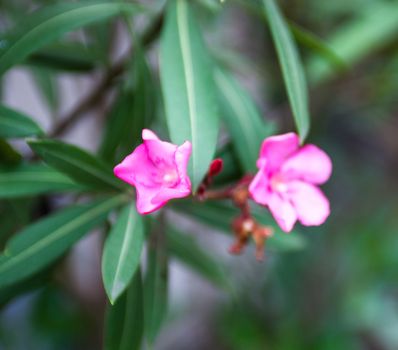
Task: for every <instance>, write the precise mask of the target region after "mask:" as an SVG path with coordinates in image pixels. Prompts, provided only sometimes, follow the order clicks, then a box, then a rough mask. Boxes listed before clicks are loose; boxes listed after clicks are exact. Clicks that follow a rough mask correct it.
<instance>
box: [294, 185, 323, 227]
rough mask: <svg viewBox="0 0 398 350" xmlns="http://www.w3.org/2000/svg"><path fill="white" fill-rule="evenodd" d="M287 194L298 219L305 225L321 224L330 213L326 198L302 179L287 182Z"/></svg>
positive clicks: (316, 188)
mask: <svg viewBox="0 0 398 350" xmlns="http://www.w3.org/2000/svg"><path fill="white" fill-rule="evenodd" d="M288 196H289V199H290V201H291V202H292V204H293V206H294V208H295V210H296V212H297V216H298V219H299V221H300V222H301V223H302V224H303V225H305V226H318V225H321V224H323V223H324V222H325V221H326V219H327V217H328V216H329V214H330V206H329V201H328V199H327V198H326V197H325V195H324V194H323V192H322V191H321V190H320V189H319V188H318V187H316V186H314V185H312V184H309V183H305V182H302V181H291V182H288Z"/></svg>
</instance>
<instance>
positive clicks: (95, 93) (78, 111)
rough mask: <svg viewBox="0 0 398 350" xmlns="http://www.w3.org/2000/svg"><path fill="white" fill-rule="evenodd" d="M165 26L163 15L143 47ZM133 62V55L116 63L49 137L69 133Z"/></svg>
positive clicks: (143, 41)
mask: <svg viewBox="0 0 398 350" xmlns="http://www.w3.org/2000/svg"><path fill="white" fill-rule="evenodd" d="M162 25H163V14H161V15H159V16H158V17H157V18H156V19H155V21H154V22H153V23H152V25H151V26H150V27H149V28H148V29H147V30H146V31H145V32H144V34H143V35H142V39H141V42H142V46H143V47H147V46H149V45H150V44H151V43H152V42H153V41H154V40H155V39H156V38H157V36H158V34H159V33H160V30H161V28H162ZM130 60H131V55H130V54H129V55H127V57H124V58H123V59H121V60H120V61H118V62H117V63H115V64H114V65H113V66H112V67H110V69H109V70H108V72H107V73H106V74H105V76H104V77H103V78H102V80H101V81H100V82H99V83H98V84H96V86H95V87H94V89H93V90H92V91H91V92H90V93H89V94H88V95H87V96H85V97H83V98H82V100H81V101H80V102H79V103H78V104H77V106H76V107H75V108H74V109H72V111H70V112H69V113H68V114H67V115H66V116H64V117H63V118H60V122H59V123H58V124H57V125H56V126H55V127H54V129H53V130H52V131H51V132H50V133H49V137H51V138H53V137H57V136H59V135H62V134H63V133H64V132H65V131H67V130H68V129H69V128H70V127H71V126H72V125H73V124H75V123H76V121H77V120H79V119H80V118H82V116H83V115H84V112H86V111H88V110H90V109H91V108H92V107H93V106H95V105H96V104H97V102H98V101H100V100H101V99H102V98H103V97H104V96H105V95H106V94H107V92H108V88H109V87H110V86H112V84H113V82H114V81H115V79H116V78H117V77H118V76H120V75H121V74H122V73H123V72H124V70H125V67H126V66H127V64H128V62H129V61H130Z"/></svg>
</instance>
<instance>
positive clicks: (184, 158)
mask: <svg viewBox="0 0 398 350" xmlns="http://www.w3.org/2000/svg"><path fill="white" fill-rule="evenodd" d="M191 152H192V144H191V142H189V141H185V142H184V143H183V144H182V145H181V146H178V147H177V151H176V152H175V163H176V165H177V170H178V174H179V176H180V177H181V178H187V179H188V181H189V178H188V175H187V167H188V163H189V157H190V156H191Z"/></svg>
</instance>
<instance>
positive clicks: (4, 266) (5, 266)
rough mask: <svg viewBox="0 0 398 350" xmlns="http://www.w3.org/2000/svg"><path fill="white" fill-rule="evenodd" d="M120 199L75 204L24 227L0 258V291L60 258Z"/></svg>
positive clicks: (120, 201)
mask: <svg viewBox="0 0 398 350" xmlns="http://www.w3.org/2000/svg"><path fill="white" fill-rule="evenodd" d="M123 200H125V199H124V197H123V196H116V197H112V198H110V199H106V200H99V201H96V202H94V203H90V204H85V205H76V206H73V207H70V208H67V209H64V210H62V211H59V212H57V213H56V214H53V215H51V216H48V217H46V218H44V219H42V220H40V221H38V222H36V223H34V224H32V225H30V226H28V227H26V228H24V229H23V230H22V231H20V232H19V233H18V234H16V235H15V236H14V237H13V238H12V239H11V240H10V241H9V242H8V243H7V245H6V248H5V251H4V253H3V255H1V256H0V288H3V287H5V286H8V285H10V284H13V283H16V282H18V281H20V280H22V279H24V278H25V277H28V276H30V275H32V274H33V273H35V272H37V271H39V270H41V269H43V268H44V267H46V266H47V265H48V264H50V263H51V262H53V261H54V260H55V259H57V258H58V257H60V256H61V255H62V254H64V253H65V252H66V251H67V250H68V249H69V248H70V247H71V246H72V245H73V244H74V243H76V242H77V241H78V240H79V239H80V238H81V237H82V236H83V235H84V234H85V233H86V232H87V231H89V230H90V229H92V228H93V227H94V226H97V225H99V224H100V223H101V222H103V221H104V220H105V219H106V217H107V215H108V213H109V211H111V210H112V209H113V208H115V207H116V206H118V205H120V204H121V203H122V202H123Z"/></svg>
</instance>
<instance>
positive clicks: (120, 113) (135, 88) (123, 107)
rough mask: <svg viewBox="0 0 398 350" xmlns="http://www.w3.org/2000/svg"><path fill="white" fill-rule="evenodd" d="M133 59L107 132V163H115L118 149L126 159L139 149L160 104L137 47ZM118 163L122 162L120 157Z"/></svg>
mask: <svg viewBox="0 0 398 350" xmlns="http://www.w3.org/2000/svg"><path fill="white" fill-rule="evenodd" d="M132 59H133V62H132V64H131V65H130V67H129V69H128V72H127V81H126V82H125V84H124V85H125V86H123V87H122V88H121V89H120V91H119V94H118V97H117V99H116V101H115V103H114V106H113V108H112V112H111V115H110V117H109V118H108V123H107V127H106V128H105V130H104V132H105V135H104V138H103V143H102V145H101V149H100V155H101V156H102V157H103V158H104V159H106V160H107V161H114V159H115V153H116V151H117V149H118V147H119V148H121V153H122V155H123V157H125V156H126V153H127V152H131V151H132V149H133V148H134V147H136V146H138V144H140V143H141V142H142V139H141V133H142V130H143V129H144V128H149V127H150V124H151V122H152V120H153V119H154V116H155V108H156V102H157V101H156V96H155V91H154V86H153V79H152V76H151V72H150V69H149V67H148V64H147V62H146V59H145V56H144V53H143V52H142V50H141V48H140V47H139V46H138V44H137V46H136V50H135V51H134V56H133V58H132ZM117 160H120V159H119V157H117Z"/></svg>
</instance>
